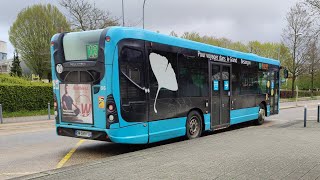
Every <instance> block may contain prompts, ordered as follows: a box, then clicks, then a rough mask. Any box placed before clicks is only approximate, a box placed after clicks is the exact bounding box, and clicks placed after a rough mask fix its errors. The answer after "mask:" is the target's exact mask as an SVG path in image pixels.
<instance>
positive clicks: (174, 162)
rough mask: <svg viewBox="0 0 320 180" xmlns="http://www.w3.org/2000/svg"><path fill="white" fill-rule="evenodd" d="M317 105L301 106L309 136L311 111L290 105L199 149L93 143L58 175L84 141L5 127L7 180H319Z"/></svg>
mask: <svg viewBox="0 0 320 180" xmlns="http://www.w3.org/2000/svg"><path fill="white" fill-rule="evenodd" d="M317 103H318V101H308V102H299V104H298V105H300V106H303V105H304V104H307V106H308V123H307V128H303V121H302V119H303V107H298V108H288V107H292V106H295V104H294V103H282V104H281V107H282V108H285V109H283V110H281V113H280V114H279V115H275V116H271V117H270V118H268V120H267V121H266V123H265V124H264V125H262V126H253V125H252V124H251V123H245V124H241V125H239V126H234V127H232V128H229V129H227V130H221V131H217V132H214V133H206V134H205V135H204V136H203V137H201V138H198V139H196V140H191V141H187V140H184V139H181V138H178V139H173V140H170V141H165V142H161V143H155V144H151V145H120V144H113V143H106V142H97V141H88V140H86V141H84V142H83V143H82V144H81V145H80V146H79V147H78V148H77V149H76V150H75V152H74V153H73V155H72V156H71V157H70V159H68V161H66V162H65V164H63V167H62V168H60V169H56V170H53V169H55V168H56V167H57V165H58V163H59V162H60V161H61V160H62V159H63V158H64V157H65V156H66V155H67V154H68V152H70V150H72V149H74V147H75V146H76V144H77V143H78V142H79V139H74V138H68V137H59V136H56V134H55V129H54V126H53V122H52V121H39V122H31V123H15V124H5V125H1V126H0V145H1V146H0V179H7V178H13V177H19V176H22V177H21V178H22V179H30V178H35V177H39V178H41V179H42V178H43V179H66V178H68V179H129V178H130V179H232V178H236V179H281V178H284V179H299V178H302V179H316V178H319V175H320V157H319V156H320V152H319V149H320V141H319V139H320V126H319V124H318V123H317V122H316V121H315V120H316V108H317V107H316V105H317ZM286 108H288V109H286ZM48 170H49V171H48ZM37 172H41V173H37ZM33 173H36V174H33ZM29 174H32V175H29ZM24 175H29V176H24Z"/></svg>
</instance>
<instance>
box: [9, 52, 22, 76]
mask: <svg viewBox="0 0 320 180" xmlns="http://www.w3.org/2000/svg"><path fill="white" fill-rule="evenodd" d="M10 76H18V77H21V76H22V69H21V66H20V60H19V55H18V53H17V52H14V55H13V61H12V65H11V68H10Z"/></svg>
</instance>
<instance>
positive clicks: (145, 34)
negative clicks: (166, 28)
mask: <svg viewBox="0 0 320 180" xmlns="http://www.w3.org/2000/svg"><path fill="white" fill-rule="evenodd" d="M107 35H108V36H110V37H112V40H116V42H118V41H120V40H121V39H124V38H135V39H143V40H148V41H152V42H157V43H162V44H168V45H173V46H178V47H182V48H189V49H194V50H198V51H201V52H207V53H213V54H219V55H225V56H231V57H235V58H240V59H244V60H250V61H256V62H261V63H267V64H273V65H277V66H280V62H279V61H278V60H275V59H270V58H266V57H261V56H258V55H256V54H252V53H244V52H239V51H235V50H231V49H226V48H222V47H217V46H213V45H208V44H204V43H200V42H195V41H191V40H187V39H182V38H178V37H174V36H169V35H164V34H160V33H156V32H152V31H148V30H144V29H139V28H131V27H117V26H116V27H111V28H109V30H108V32H107ZM114 38H115V39H114Z"/></svg>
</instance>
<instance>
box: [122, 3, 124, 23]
mask: <svg viewBox="0 0 320 180" xmlns="http://www.w3.org/2000/svg"><path fill="white" fill-rule="evenodd" d="M122 26H124V7H123V0H122Z"/></svg>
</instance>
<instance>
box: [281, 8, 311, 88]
mask: <svg viewBox="0 0 320 180" xmlns="http://www.w3.org/2000/svg"><path fill="white" fill-rule="evenodd" d="M286 20H287V26H286V28H285V29H283V34H282V39H283V43H284V44H285V45H286V46H287V47H289V49H290V52H291V55H292V58H290V59H287V61H285V62H284V64H285V66H286V67H287V68H288V70H289V72H290V73H291V75H292V87H291V91H292V94H293V93H294V87H295V81H296V78H297V77H298V76H300V75H301V74H303V73H304V72H305V70H306V69H305V67H306V66H305V65H304V64H305V62H306V58H305V54H306V52H307V45H308V44H309V41H310V39H312V36H313V34H314V32H313V31H312V28H313V19H312V16H310V15H309V14H308V11H307V9H306V7H305V6H303V4H302V3H297V4H296V5H295V6H293V7H292V8H291V9H290V11H289V12H288V14H287V17H286Z"/></svg>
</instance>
